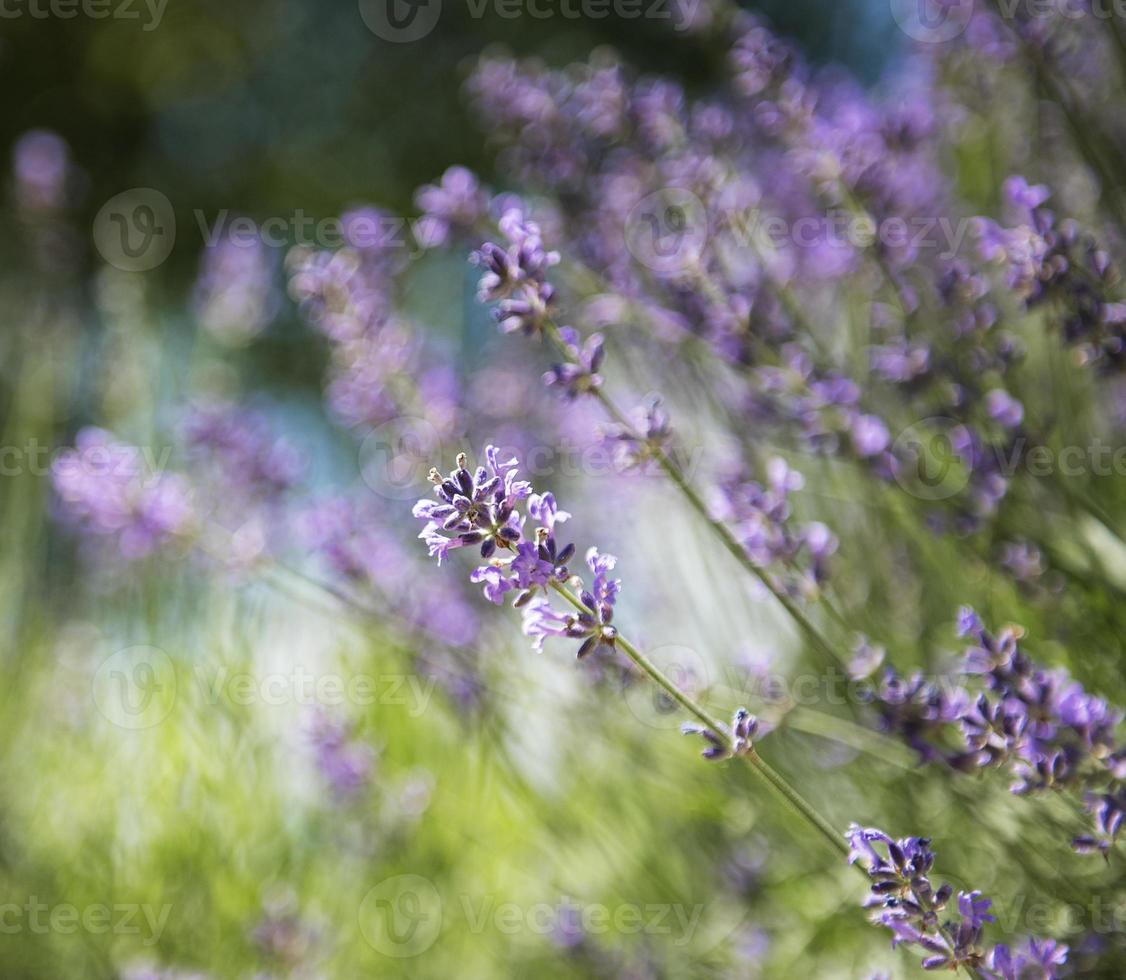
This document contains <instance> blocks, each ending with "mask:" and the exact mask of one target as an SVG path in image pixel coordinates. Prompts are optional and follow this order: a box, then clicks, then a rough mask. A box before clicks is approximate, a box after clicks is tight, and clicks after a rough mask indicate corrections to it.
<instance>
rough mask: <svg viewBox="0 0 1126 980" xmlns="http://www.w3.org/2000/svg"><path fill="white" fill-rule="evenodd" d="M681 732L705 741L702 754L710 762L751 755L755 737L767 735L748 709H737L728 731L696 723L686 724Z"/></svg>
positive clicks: (682, 726) (681, 727)
mask: <svg viewBox="0 0 1126 980" xmlns="http://www.w3.org/2000/svg"><path fill="white" fill-rule="evenodd" d="M680 730H681V732H682V733H683V734H685V735H698V736H700V737H701V738H702V739H703V740H704V743H705V747H704V750H703V752H701V753H700V754H701V755H702V756H703V757H704V758H705V759H707V760H708V761H709V762H721V761H723V760H724V759H730V758H733V757H735V756H740V755H750V754H751V752H753V750H754V739H755V736H756V735H760V734H765V730H764V727H763V725H762V724H761V723H760V721H759V719H758V718H756V717H755V716H754V715H752V714H751V713H750V712H749V711H747V709H746V708H737V709H736V711H735V714H734V716H733V717H732V719H731V727H730V729H729V730H728V731H719V732H716V731H712V729H710V728H708V727H706V726H705V725H700V724H697V723H696V722H686V723H685V724H683V725H681V726H680Z"/></svg>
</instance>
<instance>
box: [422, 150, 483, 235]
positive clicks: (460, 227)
mask: <svg viewBox="0 0 1126 980" xmlns="http://www.w3.org/2000/svg"><path fill="white" fill-rule="evenodd" d="M414 200H415V204H417V205H418V207H419V209H420V210H421V211H422V217H421V219H420V220H419V229H420V231H421V237H422V239H423V244H424V245H425V246H426V247H427V248H437V247H439V246H442V245H445V244H447V243H448V242H449V241H450V239H451V238H453V237H455V236H463V237H464V236H468V235H470V234H472V232H473V229H474V228H475V227H476V226H477V225H478V224H479V223H480V222H481V221H482V220H483V219H484V217H485V216H486V214H487V213H488V207H489V198H488V195H487V194H486V193H485V191H484V190H482V188H481V185H480V183H479V182H478V181H477V178H476V177H475V176H474V174H473V172H472V171H470V170H467V169H466V168H465V167H450V168H449V169H448V170H447V171H446V172H445V173H444V174H442V176H441V178H440V179H439V181H438V183H436V184H426V185H425V186H423V187H420V188H419V189H418V191H417V192H416V193H415V196H414Z"/></svg>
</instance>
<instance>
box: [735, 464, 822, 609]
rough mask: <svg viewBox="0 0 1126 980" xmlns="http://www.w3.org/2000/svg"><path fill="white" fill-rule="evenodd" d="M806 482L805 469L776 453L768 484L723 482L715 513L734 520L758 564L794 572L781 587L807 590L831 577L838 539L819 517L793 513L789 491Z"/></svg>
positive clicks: (768, 473) (799, 591)
mask: <svg viewBox="0 0 1126 980" xmlns="http://www.w3.org/2000/svg"><path fill="white" fill-rule="evenodd" d="M802 485H803V479H802V475H801V474H800V473H798V472H797V471H796V470H793V469H790V467H789V466H788V465H787V464H786V462H785V460H783V459H782V458H781V457H774V458H772V459H771V460H770V461H769V463H768V464H767V481H766V484H765V486H764V485H763V484H760V483H758V482H755V481H750V482H742V481H738V480H736V481H733V482H731V483H729V484H727V485H726V486H725V487H723V492H722V494H721V497H720V501H719V503H720V507H719V511H720V512H719V513H718V514H717V516H718V517H719V519H720V520H724V521H727V522H728V523H730V524H731V525H732V526H733V529H734V531H735V534H736V535H737V537H738V538H739V540H740V541H741V542H742V544H743V547H744V548H745V549H746V552H747V555H748V556H749V557H750V559H751V560H752V561H753V562H754V563H755V564H756V565H757V566H758V567H759V568H762V569H764V570H774V569H778V570H779V571H782V570H785V571H788V572H790V573H791V574H790V575H788V576H785V577H783V580H782V581H780V582H779V583H778V584H779V586H780V587H782V588H784V589H785V590H786V591H787V592H792V593H802V594H807V595H809V594H815V593H816V591H817V589H818V587H819V586H820V585H821V584H822V583H824V582H825V580H826V579H827V578H828V573H829V567H828V561H829V557H830V556H831V555H832V554H833V553H834V552H835V551H836V549H837V539H836V537H835V536H834V535H833V534H832V533H831V532H830V531H829V529H828V528H827V527H826V526H825V525H824V524H822V523H820V522H819V521H812V522H810V523H808V524H797V523H796V522H794V521H793V520H792V519H791V517H792V514H791V510H790V501H789V495H790V493H791V492H792V491H794V490H798V489H800V488H801V487H802Z"/></svg>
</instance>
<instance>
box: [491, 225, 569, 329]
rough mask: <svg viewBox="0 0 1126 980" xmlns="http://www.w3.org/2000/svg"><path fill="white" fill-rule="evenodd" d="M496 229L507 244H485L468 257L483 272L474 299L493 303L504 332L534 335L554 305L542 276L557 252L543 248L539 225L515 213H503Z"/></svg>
mask: <svg viewBox="0 0 1126 980" xmlns="http://www.w3.org/2000/svg"><path fill="white" fill-rule="evenodd" d="M499 228H500V231H501V234H503V235H504V237H505V238H506V239H507V242H508V244H507V245H506V246H503V247H502V246H500V245H496V244H494V243H493V242H485V243H484V244H483V245H482V246H481V247H480V248H479V249H478V250H477V251H476V252H474V253H473V256H472V261H473V263H474V264H475V265H477V266H480V267H481V269H483V270H484V273H483V275H482V276H481V281H480V283H479V285H478V287H477V297H478V299H480V301H481V302H482V303H497V309H496V311H495V315H496V319H497V322H498V323H499V324H500V328H501V330H503V331H504V332H505V333H513V332H515V331H521V332H523V333H525V334H528V335H533V334H538V333H540V332H541V331H542V330H543V327H544V324H545V322H546V320H547V318H548V315H549V311H550V309H551V307H552V305H553V303H554V299H555V289H554V288H553V287H552V286H551V284H550V283H549V282H547V279H546V278H545V277H546V274H547V270H548V269H549V268H550V267H551V266H553V265H555V264H556V263H557V262H558V261H559V253H558V252H549V251H547V250H546V249H545V248H544V245H543V239H542V237H541V234H540V229H539V226H538V225H537V224H536V223H535V222H532V221H528V220H526V219H525V217H524V215H523V213H522V212H521V211H519V210H516V209H512V210H509V211H507V212H505V214H504V216H503V217H502V218H501V219H500V222H499Z"/></svg>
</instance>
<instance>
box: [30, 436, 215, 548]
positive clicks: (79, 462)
mask: <svg viewBox="0 0 1126 980" xmlns="http://www.w3.org/2000/svg"><path fill="white" fill-rule="evenodd" d="M51 479H52V482H53V484H54V489H55V493H56V494H57V496H58V500H59V502H60V505H61V509H62V513H63V515H64V517H65V518H67V519H68V520H70V521H71V522H72V523H73V524H74V525H76V526H77V527H78V528H79V529H80V530H81V531H83V532H85V533H87V534H89V535H91V536H93V537H94V538H102V539H107V540H112V541H114V542H116V545H117V549H118V551H119V553H120V554H121V555H122V557H124V558H127V559H140V558H144V557H146V556H147V555H149V554H151V553H153V552H154V551H156V550H158V549H159V548H161V547H164V546H166V545H170V544H172V543H173V542H174V541H175V540H177V539H184V538H186V537H188V536H190V535H191V534H192V533H193V531H194V529H195V527H196V514H195V509H194V507H193V503H192V492H191V488H190V487H189V485H188V483H187V481H185V480H184V478H183V477H181V476H179V475H176V474H169V473H164V472H161V471H160V470H159V469H158V468H157V467H156V466H154V465H153V462H152V461H150V460H147V459H146V456H145V452H144V450H142V449H140V448H138V447H136V446H129V445H126V444H124V443H120V442H118V441H116V440H115V439H114V438H113V437H112V436H111V435H110V434H109V433H108V432H106V431H104V430H103V429H96V428H86V429H83V430H82V431H81V432H79V433H78V436H77V438H76V440H75V448H74V449H70V450H67V451H65V452H63V453H60V455H59V456H58V458H57V459H56V460H55V461H54V463H53V464H52V467H51Z"/></svg>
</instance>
